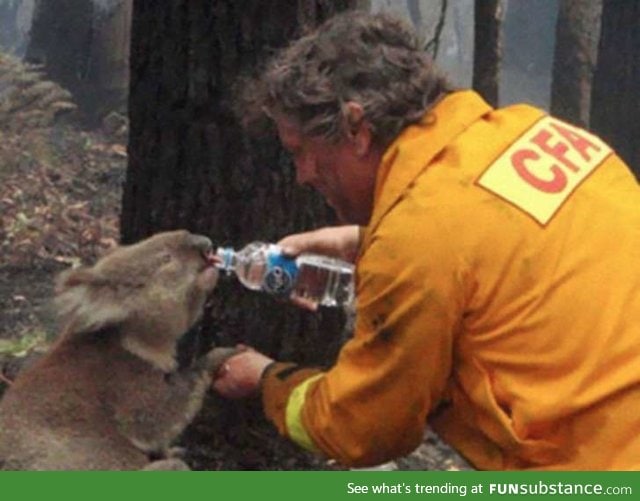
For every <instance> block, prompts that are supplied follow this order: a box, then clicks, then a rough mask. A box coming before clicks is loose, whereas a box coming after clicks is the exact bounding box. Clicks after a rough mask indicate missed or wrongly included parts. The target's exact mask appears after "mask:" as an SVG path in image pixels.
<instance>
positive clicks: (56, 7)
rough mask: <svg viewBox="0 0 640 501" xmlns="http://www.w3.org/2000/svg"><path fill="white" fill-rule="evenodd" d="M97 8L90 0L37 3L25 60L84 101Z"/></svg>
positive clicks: (39, 0) (53, 0) (40, 0)
mask: <svg viewBox="0 0 640 501" xmlns="http://www.w3.org/2000/svg"><path fill="white" fill-rule="evenodd" d="M92 18H93V6H92V3H91V2H87V1H86V0H37V1H36V6H35V10H34V14H33V23H32V25H31V34H30V40H29V46H28V47H27V53H26V56H25V59H26V61H27V62H29V63H36V64H42V65H44V67H45V70H46V73H47V76H48V77H49V78H50V79H51V80H54V81H56V82H58V83H59V84H60V85H62V86H63V87H65V88H67V89H68V90H69V91H70V92H71V93H72V94H73V95H74V98H76V100H77V102H80V101H82V97H83V96H84V94H85V93H86V91H87V89H86V82H85V81H86V78H87V75H88V63H89V59H90V58H89V48H90V47H91V26H92Z"/></svg>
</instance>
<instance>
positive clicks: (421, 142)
mask: <svg viewBox="0 0 640 501" xmlns="http://www.w3.org/2000/svg"><path fill="white" fill-rule="evenodd" d="M492 109H493V108H492V107H491V106H489V105H488V104H487V103H486V102H485V101H484V100H483V99H482V98H481V97H480V96H479V95H478V94H477V93H475V92H473V91H471V90H465V91H458V92H454V93H452V94H449V95H447V96H446V97H445V98H444V99H442V101H440V102H439V103H437V104H436V105H435V107H434V108H432V109H431V110H429V111H427V113H425V115H424V116H423V117H422V119H421V120H420V122H418V123H416V124H413V125H410V126H409V127H407V128H406V129H404V130H403V131H402V132H401V133H400V135H399V136H398V137H397V138H396V139H395V140H394V142H393V143H391V145H390V146H389V147H388V148H387V150H386V151H385V153H384V155H383V157H382V161H381V162H380V166H379V168H378V173H377V177H376V187H375V194H374V203H373V213H372V216H371V220H370V221H369V225H368V226H367V230H366V236H365V240H368V238H367V236H369V235H371V233H372V232H373V231H374V230H375V229H376V227H377V226H378V225H379V224H380V221H381V220H382V218H383V217H384V215H385V214H386V213H387V212H389V210H390V209H391V208H392V207H393V206H394V205H395V204H396V203H397V202H398V200H399V199H400V197H401V196H402V194H403V193H404V192H405V191H406V189H407V188H408V187H409V185H410V184H411V183H412V182H413V181H414V180H415V179H416V178H417V177H418V176H419V175H420V173H421V172H422V171H423V170H424V169H425V168H426V167H427V166H428V165H429V164H430V163H431V161H432V160H433V159H434V157H435V156H436V155H438V153H439V152H440V151H442V150H443V149H444V148H445V147H446V146H447V144H449V143H451V141H452V140H453V139H454V138H455V137H456V136H457V135H459V134H460V133H462V132H463V131H464V130H465V129H467V127H469V126H470V125H471V124H472V123H473V122H475V121H476V120H478V119H479V118H480V117H481V116H483V115H485V114H486V113H488V112H490V111H492Z"/></svg>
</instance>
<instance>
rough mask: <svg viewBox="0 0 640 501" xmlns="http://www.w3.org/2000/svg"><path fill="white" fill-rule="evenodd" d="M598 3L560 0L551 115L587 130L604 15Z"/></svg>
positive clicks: (590, 0)
mask: <svg viewBox="0 0 640 501" xmlns="http://www.w3.org/2000/svg"><path fill="white" fill-rule="evenodd" d="M601 10H602V3H601V2H600V1H598V0H560V2H559V4H558V20H557V23H556V44H555V51H554V60H553V79H552V84H551V113H552V114H554V115H555V116H557V117H558V118H563V119H565V120H567V121H569V122H573V123H575V124H578V125H581V126H583V127H587V126H588V125H589V108H590V104H591V81H592V79H593V70H594V68H595V62H596V55H597V48H598V33H599V32H600V14H601Z"/></svg>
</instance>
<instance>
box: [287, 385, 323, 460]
mask: <svg viewBox="0 0 640 501" xmlns="http://www.w3.org/2000/svg"><path fill="white" fill-rule="evenodd" d="M323 375H324V374H316V375H315V376H312V377H310V378H309V379H306V380H304V381H303V382H302V383H300V384H299V385H298V386H296V387H295V388H294V389H293V391H292V392H291V395H290V396H289V400H288V401H287V410H286V417H285V422H286V424H287V434H288V435H289V438H290V439H291V440H293V441H294V442H295V443H297V444H298V445H300V446H302V447H304V448H305V449H307V450H310V451H312V452H319V449H318V448H317V447H316V445H315V444H314V443H313V440H311V437H310V436H309V434H308V433H307V430H306V429H305V427H304V425H303V424H302V408H303V406H304V400H305V396H306V394H307V388H308V387H309V385H311V384H312V383H314V382H315V381H317V380H318V379H320V378H321V377H322V376H323Z"/></svg>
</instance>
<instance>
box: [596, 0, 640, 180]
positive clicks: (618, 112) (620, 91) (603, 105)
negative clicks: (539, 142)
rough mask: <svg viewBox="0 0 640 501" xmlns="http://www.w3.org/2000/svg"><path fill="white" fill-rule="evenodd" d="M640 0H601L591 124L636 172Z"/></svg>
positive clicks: (639, 164)
mask: <svg viewBox="0 0 640 501" xmlns="http://www.w3.org/2000/svg"><path fill="white" fill-rule="evenodd" d="M639 53H640V2H622V1H613V0H605V1H604V2H603V9H602V31H601V35H600V45H599V47H598V64H597V66H596V71H595V75H594V80H593V96H592V101H591V128H592V129H593V130H594V131H596V132H597V133H598V134H599V135H600V136H601V137H602V138H603V139H605V140H606V141H608V142H609V144H611V146H613V147H614V148H615V150H616V152H617V153H618V154H619V155H620V156H621V157H622V158H623V159H624V160H625V161H626V162H627V164H628V165H629V166H630V167H631V168H632V169H633V171H634V172H635V174H636V176H640V143H639V141H638V138H639V137H640V120H638V117H639V116H640V100H639V99H638V92H639V91H640V57H638V54H639Z"/></svg>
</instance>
